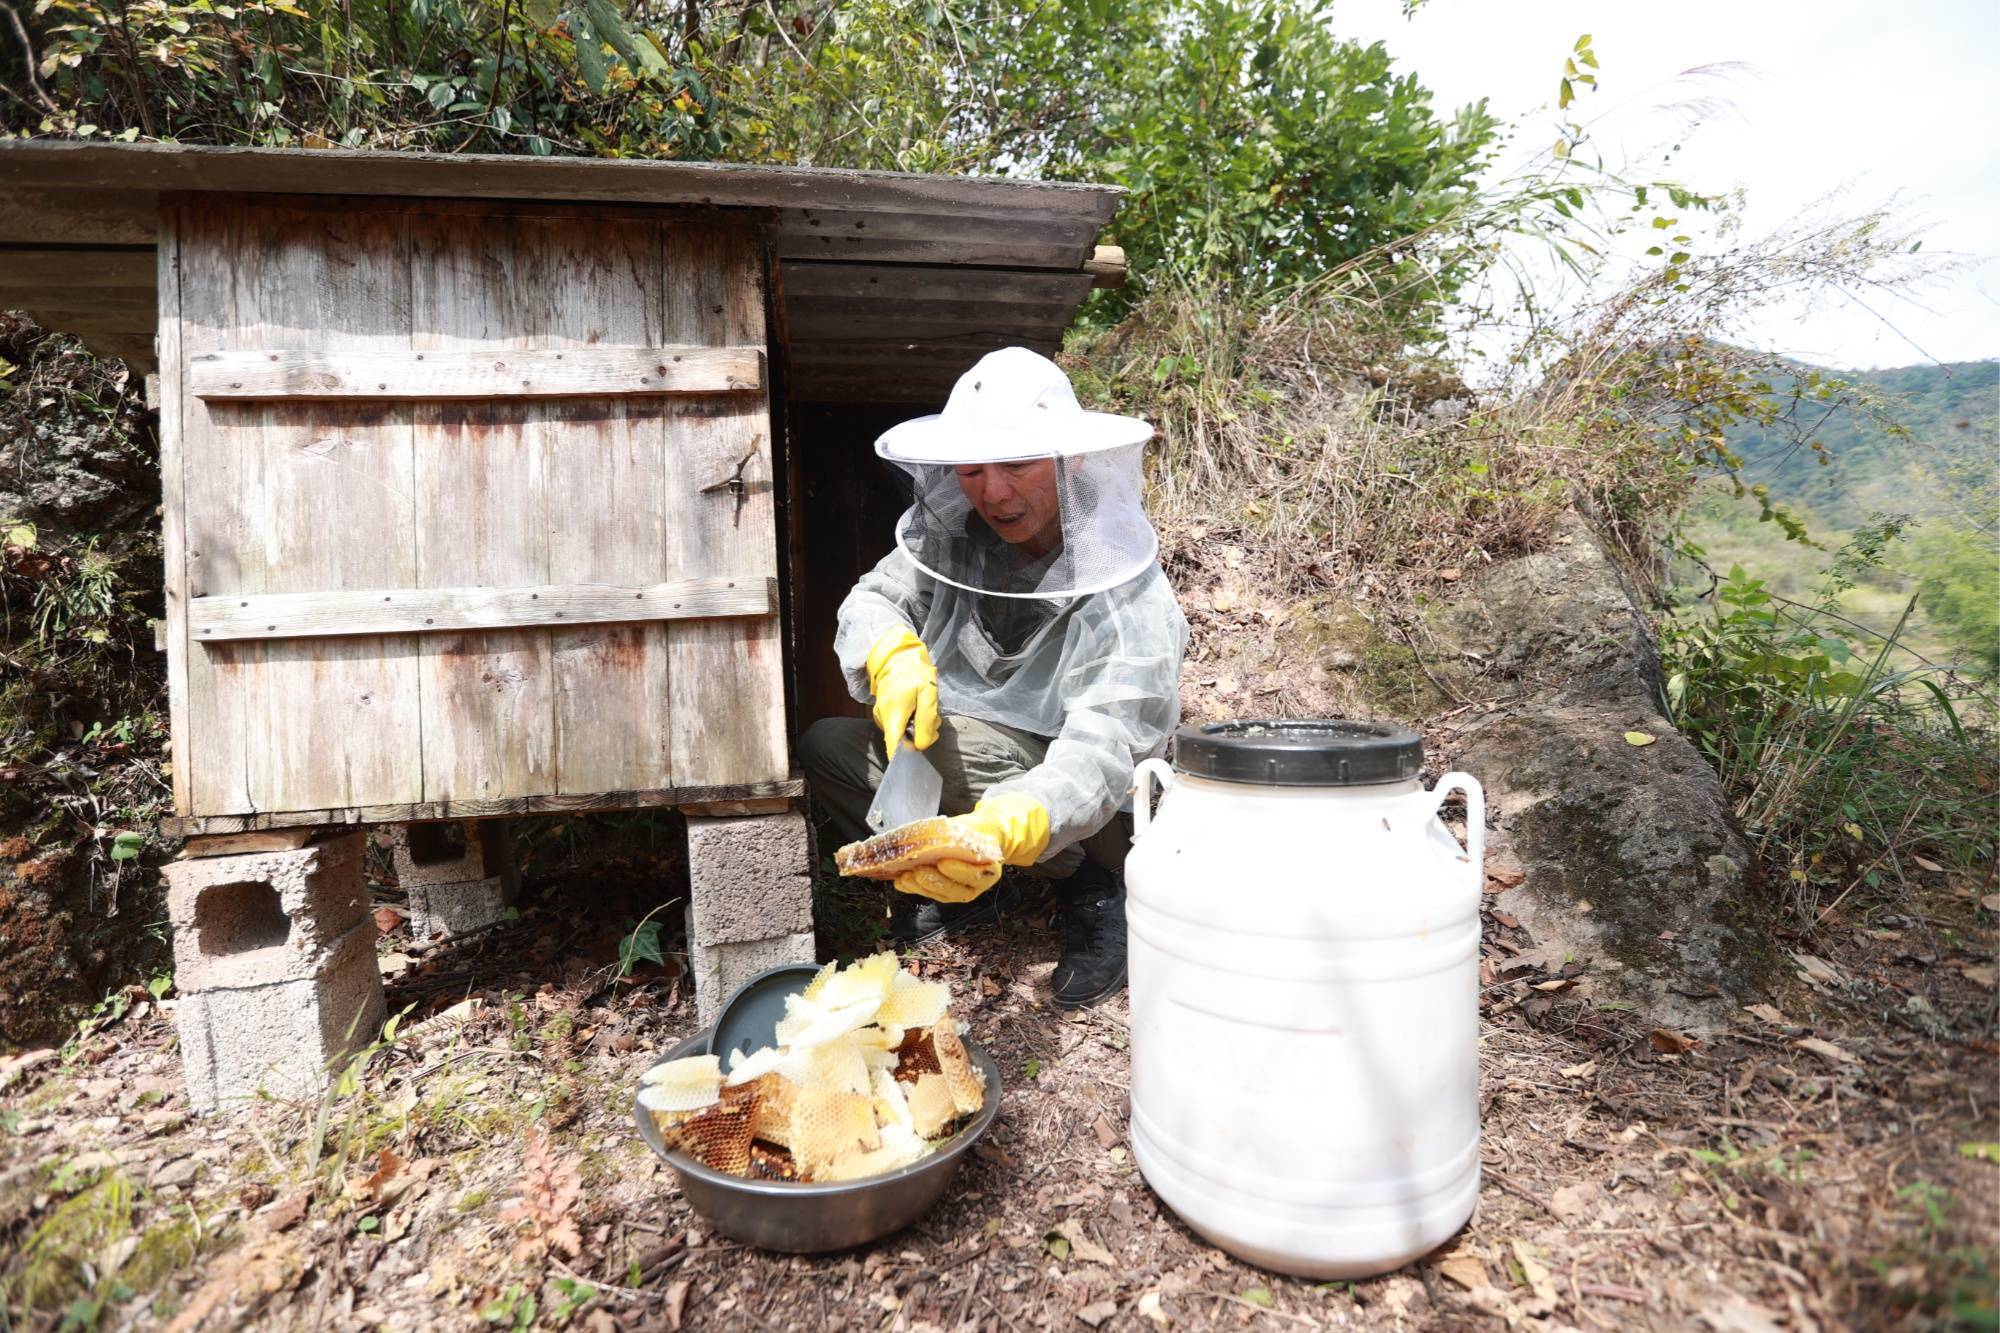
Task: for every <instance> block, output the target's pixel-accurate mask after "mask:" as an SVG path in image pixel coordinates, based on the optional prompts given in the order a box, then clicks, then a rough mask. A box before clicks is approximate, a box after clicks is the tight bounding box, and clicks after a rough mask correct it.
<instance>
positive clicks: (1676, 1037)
mask: <svg viewBox="0 0 2000 1333" xmlns="http://www.w3.org/2000/svg"><path fill="white" fill-rule="evenodd" d="M1646 1039H1647V1040H1648V1041H1650V1042H1652V1043H1653V1049H1654V1050H1656V1051H1658V1052H1659V1053H1660V1054H1662V1055H1686V1054H1687V1053H1688V1052H1689V1051H1691V1050H1693V1049H1694V1048H1695V1047H1697V1046H1699V1045H1701V1038H1699V1037H1691V1036H1689V1035H1688V1034H1687V1033H1685V1032H1676V1031H1674V1029H1672V1028H1654V1029H1653V1030H1652V1031H1651V1032H1648V1033H1647V1034H1646Z"/></svg>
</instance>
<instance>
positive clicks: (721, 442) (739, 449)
mask: <svg viewBox="0 0 2000 1333" xmlns="http://www.w3.org/2000/svg"><path fill="white" fill-rule="evenodd" d="M665 267H666V320H667V336H668V337H670V338H672V339H673V340H674V341H676V342H708V343H716V344H721V345H727V346H741V345H748V344H758V343H762V342H763V341H764V340H765V337H766V333H765V314H764V257H763V253H762V249H761V245H760V243H759V241H758V238H757V237H756V236H755V235H754V234H751V233H748V232H746V231H744V230H742V229H740V228H723V227H713V228H706V227H695V226H684V227H672V228H668V229H667V232H666V245H665ZM667 407H668V411H669V412H670V414H671V415H670V417H669V426H668V440H669V445H670V447H669V449H668V451H667V460H668V466H667V476H666V494H667V503H668V505H669V506H670V510H671V512H673V513H675V514H676V515H677V516H678V518H679V521H678V522H677V523H675V524H674V525H673V526H672V528H671V530H670V531H669V534H668V541H669V546H668V563H667V568H668V570H669V576H670V577H673V578H699V577H704V576H713V575H716V574H731V575H735V576H736V577H739V578H740V577H742V576H743V575H744V574H747V573H750V572H752V571H755V572H757V573H763V574H768V575H771V576H773V577H775V576H776V574H777V572H778V571H777V560H778V549H777V548H778V542H777V501H776V495H775V492H774V483H775V478H774V475H773V472H772V452H771V431H770V417H769V412H768V406H767V404H766V402H765V399H764V397H763V396H762V395H758V396H756V397H754V398H753V397H750V396H747V395H746V396H743V397H737V398H729V399H708V400H695V399H676V400H673V401H671V402H670V403H669V404H668V405H667ZM732 474H737V475H740V476H741V477H742V479H743V481H744V483H745V485H744V487H743V489H742V491H741V493H740V494H738V493H732V492H731V491H729V490H711V489H705V488H709V487H712V486H713V485H714V484H715V483H717V482H719V481H721V480H723V479H724V478H726V477H728V476H730V475H732ZM668 643H669V645H670V653H671V662H672V666H671V702H670V704H669V715H668V725H669V728H670V736H669V753H670V754H671V756H672V768H673V773H674V781H675V784H676V785H679V786H686V785H695V784H712V783H724V782H728V783H740V782H756V781H765V780H775V779H776V778H778V777H780V776H782V775H783V774H784V773H785V772H786V771H787V769H788V767H789V758H788V754H787V748H786V739H785V689H784V662H783V643H782V639H781V636H780V632H779V621H778V617H777V616H775V615H773V616H766V617H763V618H761V619H736V620H708V621H700V620H696V621H676V622H674V623H673V624H672V625H671V626H669V629H668Z"/></svg>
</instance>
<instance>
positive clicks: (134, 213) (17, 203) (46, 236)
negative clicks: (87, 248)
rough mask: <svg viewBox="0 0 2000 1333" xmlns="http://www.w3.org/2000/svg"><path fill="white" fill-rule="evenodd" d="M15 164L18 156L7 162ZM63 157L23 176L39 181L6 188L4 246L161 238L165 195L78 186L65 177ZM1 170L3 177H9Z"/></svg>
mask: <svg viewBox="0 0 2000 1333" xmlns="http://www.w3.org/2000/svg"><path fill="white" fill-rule="evenodd" d="M5 160H6V161H8V162H12V161H13V159H12V158H8V159H5ZM60 165H61V159H60V158H54V159H50V160H48V161H46V162H42V163H40V164H39V166H38V168H37V170H35V171H32V172H22V173H20V174H21V175H22V176H33V177H37V178H38V180H37V181H36V183H29V182H28V181H26V180H23V181H21V182H20V183H17V184H14V185H12V186H10V187H9V188H7V189H0V243H10V244H31V243H36V242H39V243H41V244H43V245H50V244H54V245H152V244H153V243H154V242H155V240H156V239H157V228H158V224H157V222H156V220H155V219H156V215H157V213H158V211H159V195H158V193H157V192H156V191H153V190H134V189H121V188H119V187H118V185H117V184H116V183H115V182H114V183H113V185H112V186H111V187H109V188H104V189H78V188H74V186H75V185H76V182H68V181H65V180H64V179H63V178H62V177H61V176H60V174H59V172H58V168H59V167H60ZM6 178H7V177H6V176H5V172H4V168H0V179H6Z"/></svg>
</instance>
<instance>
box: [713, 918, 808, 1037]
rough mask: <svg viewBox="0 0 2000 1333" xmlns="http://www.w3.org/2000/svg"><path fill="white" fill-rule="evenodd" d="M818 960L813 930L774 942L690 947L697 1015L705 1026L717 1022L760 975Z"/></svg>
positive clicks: (760, 941)
mask: <svg viewBox="0 0 2000 1333" xmlns="http://www.w3.org/2000/svg"><path fill="white" fill-rule="evenodd" d="M817 961H818V955H817V953H816V951H815V946H814V944H813V934H812V932H811V931H810V930H804V931H799V932H797V933H796V934H791V935H780V936H779V937H778V938H776V939H770V940H737V941H734V942H731V943H728V944H689V945H688V966H689V968H690V970H692V971H693V973H694V1007H695V1013H696V1015H697V1017H698V1018H699V1020H700V1021H701V1023H702V1025H703V1026H704V1027H705V1026H707V1025H708V1024H710V1023H713V1022H714V1021H715V1015H716V1011H717V1010H719V1009H721V1008H722V1002H723V1001H724V1000H727V999H728V998H729V997H730V996H731V995H734V994H735V993H736V988H737V987H738V986H741V985H742V984H743V983H744V982H746V981H748V980H750V978H752V977H754V976H756V975H757V974H758V973H759V972H763V971H766V970H768V969H770V968H774V967H779V966H782V965H784V964H786V963H812V962H817Z"/></svg>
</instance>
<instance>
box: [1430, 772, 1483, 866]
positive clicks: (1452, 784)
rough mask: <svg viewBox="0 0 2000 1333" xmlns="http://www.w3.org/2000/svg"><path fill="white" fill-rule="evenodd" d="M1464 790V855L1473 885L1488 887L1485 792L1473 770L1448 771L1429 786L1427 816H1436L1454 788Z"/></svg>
mask: <svg viewBox="0 0 2000 1333" xmlns="http://www.w3.org/2000/svg"><path fill="white" fill-rule="evenodd" d="M1455 791H1458V792H1464V793H1465V853H1466V857H1465V859H1466V860H1468V861H1470V862H1471V863H1472V886H1473V888H1474V889H1484V888H1485V887H1486V792H1485V790H1484V789H1483V788H1481V787H1480V785H1479V779H1478V778H1475V777H1473V776H1472V775H1471V774H1470V773H1447V774H1445V775H1444V776H1443V777H1441V778H1439V779H1438V780H1437V786H1435V787H1432V788H1431V790H1430V795H1431V798H1432V799H1431V808H1430V810H1429V811H1428V812H1426V815H1425V818H1426V820H1430V819H1435V818H1437V813H1438V811H1439V810H1441V809H1443V808H1444V798H1445V797H1447V796H1449V795H1451V794H1452V793H1453V792H1455Z"/></svg>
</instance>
